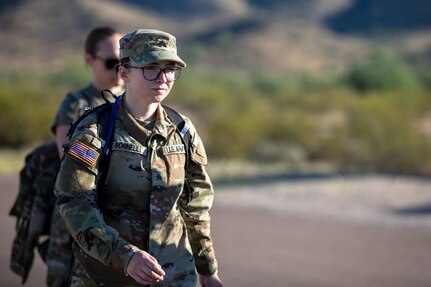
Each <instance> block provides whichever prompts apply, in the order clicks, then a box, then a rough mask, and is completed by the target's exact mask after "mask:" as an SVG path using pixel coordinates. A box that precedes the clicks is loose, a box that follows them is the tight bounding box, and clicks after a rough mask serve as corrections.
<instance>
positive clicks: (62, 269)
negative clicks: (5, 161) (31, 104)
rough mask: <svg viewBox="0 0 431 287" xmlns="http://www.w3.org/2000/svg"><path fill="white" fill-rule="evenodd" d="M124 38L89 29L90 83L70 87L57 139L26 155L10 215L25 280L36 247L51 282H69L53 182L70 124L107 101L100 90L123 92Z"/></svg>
mask: <svg viewBox="0 0 431 287" xmlns="http://www.w3.org/2000/svg"><path fill="white" fill-rule="evenodd" d="M120 38H121V35H120V34H119V33H118V32H117V31H116V30H115V29H113V28H111V27H98V28H95V29H93V30H92V31H90V33H89V34H88V36H87V38H86V41H85V53H84V60H85V63H86V64H87V65H88V67H90V69H91V72H92V80H91V83H90V84H89V85H88V86H87V87H86V88H84V89H82V90H79V91H75V92H70V93H69V94H68V95H67V96H66V98H65V99H64V100H63V102H62V104H61V106H60V108H59V110H58V112H57V115H56V117H55V120H54V123H53V125H52V127H51V129H52V131H53V133H54V134H55V138H56V140H55V141H54V140H52V141H49V142H47V143H44V144H42V145H41V146H39V147H37V148H36V149H35V150H33V151H32V152H31V153H30V154H29V155H28V156H27V157H26V162H25V165H24V167H23V169H22V170H21V173H20V187H19V194H18V197H17V200H16V202H15V203H14V206H13V207H12V209H11V211H10V215H11V216H15V217H17V222H16V236H15V240H14V243H13V246H12V255H11V260H10V268H11V269H12V271H14V272H15V273H16V274H18V275H19V276H21V277H22V279H23V280H22V281H23V283H25V281H26V280H27V277H28V274H29V272H30V269H31V267H32V264H33V259H34V249H35V248H36V247H37V249H38V251H39V253H40V255H41V258H42V260H43V261H44V262H45V263H46V264H47V266H48V276H47V284H48V286H65V285H64V284H67V280H68V278H69V273H70V270H71V263H72V260H71V258H72V253H71V251H70V240H69V239H70V236H69V233H68V231H67V229H66V227H65V225H64V222H63V220H62V218H61V216H60V215H59V213H58V210H57V208H55V197H54V194H53V187H54V181H55V177H56V174H57V170H58V165H59V162H60V158H61V157H62V155H63V147H62V146H63V144H65V143H66V142H67V133H68V130H69V128H70V125H71V124H72V123H73V122H75V121H76V120H77V119H78V118H79V117H80V116H81V115H82V114H83V113H84V112H85V111H86V110H87V109H89V108H93V107H95V106H98V105H100V104H103V103H104V102H105V100H104V99H103V97H102V96H101V90H103V89H110V90H112V91H113V92H114V93H121V92H122V85H121V84H122V81H121V79H120V78H119V77H118V75H117V68H118V64H119V43H118V41H119V39H120ZM43 235H48V236H49V237H48V240H44V241H42V240H41V238H42V237H41V236H43ZM41 241H42V242H41Z"/></svg>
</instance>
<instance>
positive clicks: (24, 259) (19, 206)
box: [9, 140, 60, 284]
mask: <svg viewBox="0 0 431 287" xmlns="http://www.w3.org/2000/svg"><path fill="white" fill-rule="evenodd" d="M59 162H60V159H59V156H58V151H57V145H56V143H55V141H54V140H51V141H48V142H45V143H43V144H42V145H40V146H38V147H36V148H35V149H34V150H33V151H31V152H30V153H29V154H28V155H27V156H26V159H25V164H24V167H23V168H22V170H21V171H20V174H19V180H20V183H19V192H18V196H17V198H16V200H15V203H14V205H13V206H12V208H11V210H10V212H9V215H10V216H14V217H16V223H15V238H14V241H13V243H12V252H11V258H10V269H11V270H12V271H13V272H15V273H16V274H17V275H19V276H20V277H21V278H22V284H24V283H25V282H26V280H27V278H28V274H29V272H30V269H31V267H32V265H33V260H34V253H35V249H36V248H37V249H38V251H39V254H40V257H41V258H42V260H44V261H45V255H46V249H47V246H48V241H47V240H45V241H43V242H41V243H40V242H39V238H40V237H41V236H43V235H48V234H49V228H50V219H51V214H52V210H53V208H54V205H55V197H54V194H53V190H54V189H53V188H54V181H55V177H56V174H57V170H58V166H59Z"/></svg>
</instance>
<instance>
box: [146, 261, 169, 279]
mask: <svg viewBox="0 0 431 287" xmlns="http://www.w3.org/2000/svg"><path fill="white" fill-rule="evenodd" d="M145 264H146V265H147V266H148V268H149V269H150V270H152V271H154V272H155V273H156V274H158V275H160V276H164V275H165V271H164V270H163V269H162V266H160V264H159V263H158V262H153V261H147V262H145Z"/></svg>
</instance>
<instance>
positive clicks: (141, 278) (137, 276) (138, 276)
mask: <svg viewBox="0 0 431 287" xmlns="http://www.w3.org/2000/svg"><path fill="white" fill-rule="evenodd" d="M133 279H135V281H136V282H138V283H140V284H142V285H150V284H152V283H154V280H150V279H148V278H147V276H146V275H145V274H143V275H141V274H139V272H138V273H136V274H134V276H133Z"/></svg>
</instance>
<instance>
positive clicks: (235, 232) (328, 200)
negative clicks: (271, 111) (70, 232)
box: [0, 174, 431, 287]
mask: <svg viewBox="0 0 431 287" xmlns="http://www.w3.org/2000/svg"><path fill="white" fill-rule="evenodd" d="M17 182H18V179H17V177H16V176H10V175H1V174H0V190H1V200H0V205H1V209H2V210H3V215H2V216H1V217H0V224H1V227H0V228H1V230H2V235H1V237H0V274H2V276H1V277H0V286H7V287H14V286H21V285H20V280H19V278H18V277H17V276H16V275H15V274H13V273H12V272H11V271H10V270H9V267H8V266H9V256H10V247H11V242H12V239H13V235H14V234H13V232H14V230H13V225H14V220H13V219H12V218H10V217H8V216H7V213H8V212H9V209H10V206H11V205H12V202H13V201H14V199H15V196H16V193H17V188H18V187H17ZM215 187H216V190H217V196H216V200H215V203H214V208H213V210H212V216H213V222H212V224H213V229H212V231H213V237H214V241H215V248H216V252H217V257H218V260H219V265H220V277H221V278H222V279H223V280H224V285H225V286H226V287H228V286H233V287H246V286H248V287H250V286H280V287H286V286H289V287H314V286H316V287H317V286H318V287H326V286H328V287H338V286H339V287H349V286H355V287H356V286H357V287H362V286H363V287H365V286H366V287H371V286H376V287H385V286H388V287H389V286H391V287H397V286H399V287H404V286H415V287H420V286H424V287H425V286H431V272H429V267H430V266H431V180H429V179H418V178H408V177H387V176H367V177H359V176H357V177H345V176H344V177H343V176H331V177H306V176H302V177H301V176H300V177H289V176H276V177H268V178H259V179H256V178H250V179H248V180H247V179H245V180H242V181H237V182H229V181H225V182H222V181H218V182H215ZM45 274H46V269H45V267H44V265H43V264H42V263H41V261H40V259H39V258H36V260H35V264H34V266H33V269H32V272H31V274H30V278H29V280H28V283H27V284H26V285H25V286H44V280H45V279H44V278H45Z"/></svg>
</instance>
